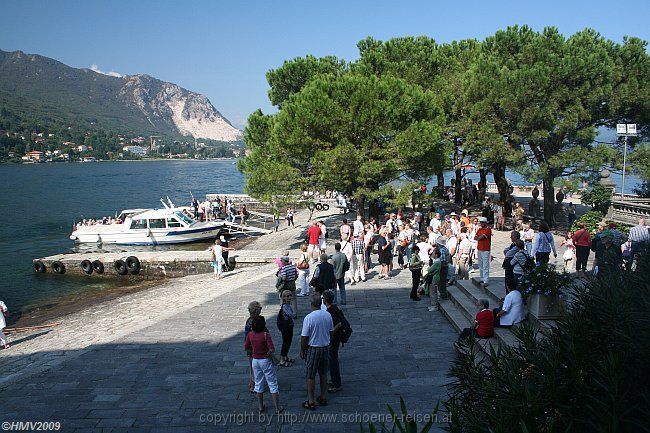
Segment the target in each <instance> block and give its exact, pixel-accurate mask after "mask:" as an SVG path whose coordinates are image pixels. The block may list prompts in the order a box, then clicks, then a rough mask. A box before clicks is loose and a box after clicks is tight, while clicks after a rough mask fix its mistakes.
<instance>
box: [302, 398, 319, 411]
mask: <svg viewBox="0 0 650 433" xmlns="http://www.w3.org/2000/svg"><path fill="white" fill-rule="evenodd" d="M302 407H304V408H305V409H309V410H316V403H310V402H309V400H305V401H304V402H303V403H302Z"/></svg>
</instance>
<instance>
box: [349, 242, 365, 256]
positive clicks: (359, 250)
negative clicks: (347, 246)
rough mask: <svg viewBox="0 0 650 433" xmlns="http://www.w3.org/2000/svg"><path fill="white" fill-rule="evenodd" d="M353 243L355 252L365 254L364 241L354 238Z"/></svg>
mask: <svg viewBox="0 0 650 433" xmlns="http://www.w3.org/2000/svg"><path fill="white" fill-rule="evenodd" d="M351 243H352V252H353V253H354V254H363V249H364V248H363V247H364V243H363V241H362V240H361V239H354V240H353V241H352V242H351Z"/></svg>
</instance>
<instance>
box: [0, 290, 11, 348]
mask: <svg viewBox="0 0 650 433" xmlns="http://www.w3.org/2000/svg"><path fill="white" fill-rule="evenodd" d="M7 311H9V310H8V309H7V306H6V305H5V303H4V302H2V301H0V345H1V346H2V347H3V348H4V349H9V342H8V340H7V336H6V335H5V334H4V332H2V330H3V329H5V327H6V326H7V322H6V321H5V315H6V314H7Z"/></svg>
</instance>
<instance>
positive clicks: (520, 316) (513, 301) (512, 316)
mask: <svg viewBox="0 0 650 433" xmlns="http://www.w3.org/2000/svg"><path fill="white" fill-rule="evenodd" d="M502 310H503V311H505V312H506V314H504V315H503V316H501V317H500V318H499V323H500V324H502V325H506V326H510V325H516V324H517V323H519V322H521V321H522V320H524V319H525V318H526V310H525V308H524V301H523V299H522V298H521V293H520V292H519V290H513V291H511V292H510V293H508V294H507V295H506V298H505V299H504V300H503V308H502Z"/></svg>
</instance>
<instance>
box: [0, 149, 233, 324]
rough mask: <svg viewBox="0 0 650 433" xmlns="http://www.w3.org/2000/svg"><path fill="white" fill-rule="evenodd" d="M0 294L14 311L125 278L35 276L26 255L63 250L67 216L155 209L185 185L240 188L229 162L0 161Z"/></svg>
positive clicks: (181, 200) (183, 196) (180, 196)
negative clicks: (62, 162)
mask: <svg viewBox="0 0 650 433" xmlns="http://www.w3.org/2000/svg"><path fill="white" fill-rule="evenodd" d="M0 180H1V181H2V200H1V205H0V206H1V207H0V210H1V211H0V276H1V277H2V278H1V279H0V299H2V300H3V301H4V302H5V303H6V304H7V306H8V307H9V308H10V309H11V310H13V311H14V312H19V311H21V310H22V311H26V310H33V309H34V308H37V307H44V306H48V305H53V304H56V303H57V302H59V301H60V300H61V299H64V298H66V299H70V298H74V297H75V296H86V295H90V294H91V293H90V292H97V293H101V291H102V290H106V289H108V288H110V287H111V285H115V284H128V282H126V281H125V280H122V281H121V282H120V280H116V279H112V281H109V280H106V279H99V278H92V277H88V278H84V277H76V278H75V277H72V276H59V275H52V274H50V273H47V274H44V275H37V274H35V273H34V271H33V269H32V259H34V258H37V257H43V256H48V255H52V254H58V253H62V252H66V251H70V250H71V249H72V248H73V247H74V243H73V242H72V241H71V240H70V239H68V236H69V235H70V231H71V227H72V222H73V220H75V219H78V218H79V217H81V216H84V217H98V216H104V215H114V214H115V212H116V211H120V210H122V209H128V208H137V207H161V205H160V202H159V199H160V198H161V197H165V196H166V195H169V197H170V198H171V199H172V201H173V202H174V203H175V204H176V205H187V204H189V200H190V191H191V192H192V193H193V194H194V195H195V196H196V197H201V198H202V197H205V194H206V193H242V192H243V186H244V178H243V176H242V175H241V173H239V172H238V171H237V167H236V165H233V164H232V161H228V160H224V161H151V162H98V163H87V164H22V165H21V164H1V165H0Z"/></svg>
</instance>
